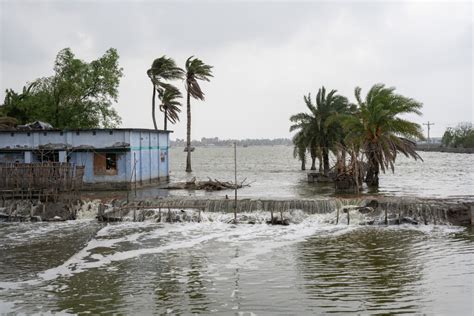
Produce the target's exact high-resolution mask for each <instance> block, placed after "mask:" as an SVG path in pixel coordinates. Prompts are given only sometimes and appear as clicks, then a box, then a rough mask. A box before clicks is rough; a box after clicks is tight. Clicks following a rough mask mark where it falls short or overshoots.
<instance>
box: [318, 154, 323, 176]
mask: <svg viewBox="0 0 474 316" xmlns="http://www.w3.org/2000/svg"><path fill="white" fill-rule="evenodd" d="M318 161H319V173H321V172H323V155H322V154H321V151H319V152H318Z"/></svg>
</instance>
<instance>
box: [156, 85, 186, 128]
mask: <svg viewBox="0 0 474 316" xmlns="http://www.w3.org/2000/svg"><path fill="white" fill-rule="evenodd" d="M158 97H159V99H160V100H161V104H160V111H161V112H163V113H164V114H165V118H164V129H165V131H166V130H168V121H170V122H171V124H176V122H178V121H179V114H178V113H180V112H181V109H180V106H181V102H179V101H178V99H180V98H182V95H181V92H179V90H178V89H173V88H171V87H167V88H165V89H164V90H163V91H162V92H160V93H159V95H158Z"/></svg>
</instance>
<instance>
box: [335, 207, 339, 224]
mask: <svg viewBox="0 0 474 316" xmlns="http://www.w3.org/2000/svg"><path fill="white" fill-rule="evenodd" d="M337 224H339V209H337V212H336V225H337Z"/></svg>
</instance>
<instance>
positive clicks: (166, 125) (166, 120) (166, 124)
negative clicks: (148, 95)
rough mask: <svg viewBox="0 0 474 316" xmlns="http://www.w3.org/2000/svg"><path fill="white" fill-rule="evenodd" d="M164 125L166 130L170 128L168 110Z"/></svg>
mask: <svg viewBox="0 0 474 316" xmlns="http://www.w3.org/2000/svg"><path fill="white" fill-rule="evenodd" d="M164 123H165V124H164V126H165V131H167V130H168V110H165V122H164Z"/></svg>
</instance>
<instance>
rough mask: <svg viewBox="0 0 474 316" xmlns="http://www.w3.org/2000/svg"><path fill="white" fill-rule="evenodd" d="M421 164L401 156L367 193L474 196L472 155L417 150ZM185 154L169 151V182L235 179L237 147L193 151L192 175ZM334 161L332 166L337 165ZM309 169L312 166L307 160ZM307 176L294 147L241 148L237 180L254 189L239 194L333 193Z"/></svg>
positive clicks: (296, 195)
mask: <svg viewBox="0 0 474 316" xmlns="http://www.w3.org/2000/svg"><path fill="white" fill-rule="evenodd" d="M419 154H420V156H421V157H422V158H423V161H420V160H418V161H415V160H413V159H408V158H406V157H405V156H403V155H399V157H398V158H397V161H396V164H395V173H392V172H391V171H387V173H385V174H381V176H380V188H379V190H378V191H377V192H369V191H368V190H367V188H365V189H364V193H366V194H368V193H370V194H383V195H394V196H417V197H434V198H452V197H460V196H462V197H466V196H469V197H474V171H473V166H474V155H472V154H453V153H438V152H419ZM185 162H186V153H185V152H184V151H183V148H181V147H179V148H171V150H170V169H171V181H172V182H179V181H185V180H189V179H191V178H193V177H196V178H197V179H198V180H207V178H208V177H210V178H212V179H218V180H220V181H232V182H233V181H234V148H233V147H207V148H206V147H197V148H196V150H195V151H194V152H193V153H192V167H193V171H194V172H193V173H191V174H187V173H186V172H184V170H185V166H186V164H185ZM333 163H334V162H331V164H333ZM306 165H307V168H308V169H309V168H310V166H311V164H310V161H308V162H307V164H306ZM307 172H308V171H301V170H300V162H299V161H298V160H297V159H294V158H293V148H292V147H290V146H249V147H245V148H244V147H238V148H237V174H238V182H242V181H243V180H244V179H246V183H250V187H247V188H243V189H242V190H239V195H240V196H245V197H265V198H314V197H315V196H321V195H326V196H329V195H334V188H333V185H332V184H327V185H323V184H308V182H307ZM171 194H172V195H220V196H222V195H225V194H232V191H230V193H229V192H224V193H223V192H212V193H210V192H202V191H200V192H198V191H196V192H189V191H173V192H172V193H171Z"/></svg>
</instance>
